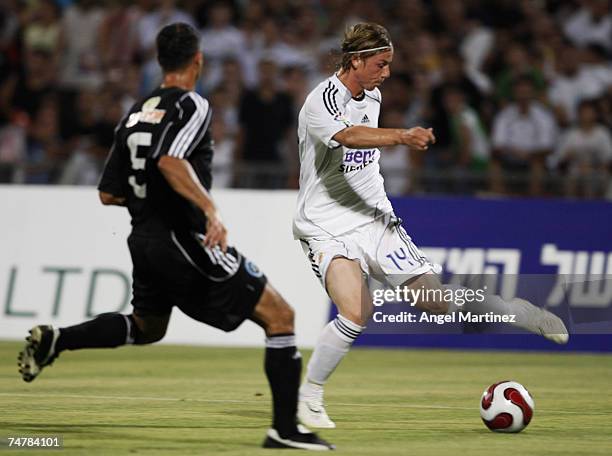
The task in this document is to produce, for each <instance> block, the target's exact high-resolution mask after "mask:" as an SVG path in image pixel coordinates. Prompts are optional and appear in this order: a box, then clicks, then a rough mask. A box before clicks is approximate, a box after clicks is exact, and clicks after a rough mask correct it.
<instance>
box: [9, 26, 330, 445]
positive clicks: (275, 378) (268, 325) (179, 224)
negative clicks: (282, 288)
mask: <svg viewBox="0 0 612 456" xmlns="http://www.w3.org/2000/svg"><path fill="white" fill-rule="evenodd" d="M157 54H158V61H159V64H160V65H161V67H162V70H163V73H164V77H163V84H162V85H161V86H160V87H159V88H157V89H155V90H154V91H153V92H152V93H151V94H149V95H148V96H147V97H145V98H144V99H142V100H141V101H139V102H137V103H136V104H135V105H134V106H133V107H132V109H131V110H130V112H129V113H128V114H127V115H126V116H125V117H124V118H123V119H122V120H121V122H120V123H119V125H118V126H117V128H116V130H115V141H114V144H113V147H112V149H111V151H110V153H109V156H108V159H107V162H106V166H105V169H104V172H103V175H102V178H101V180H100V184H99V187H98V190H99V195H100V200H101V202H102V204H105V205H118V206H127V209H128V210H129V212H130V215H131V218H132V232H131V234H130V236H129V238H128V245H129V249H130V254H131V257H132V263H133V299H132V305H133V308H134V309H133V312H132V313H131V314H130V315H123V314H119V313H106V314H102V315H98V316H97V317H96V318H95V319H93V320H90V321H87V322H84V323H81V324H78V325H75V326H70V327H66V328H59V329H57V328H53V327H52V326H49V325H41V326H35V327H34V328H32V329H31V330H30V336H29V337H28V338H27V339H26V340H27V343H26V345H25V347H24V349H23V350H22V351H21V353H20V354H19V371H20V373H21V375H22V377H23V379H24V380H25V381H27V382H30V381H32V380H33V379H34V378H36V376H37V375H38V374H39V373H40V372H41V370H42V369H43V368H44V367H45V366H48V365H49V364H51V363H52V362H53V361H54V360H55V358H57V356H58V355H59V354H60V353H61V352H62V351H64V350H77V349H83V348H103V347H118V346H120V345H125V344H139V345H140V344H150V343H153V342H156V341H159V340H160V339H162V337H163V336H164V334H165V332H166V327H167V325H168V321H169V319H170V313H171V311H172V307H174V306H177V307H178V308H179V309H181V311H183V312H184V313H185V314H187V315H189V316H190V317H191V318H194V319H195V320H198V321H201V322H203V323H206V324H209V325H211V326H214V327H216V328H219V329H222V330H224V331H232V330H234V329H236V328H237V327H238V326H239V325H240V324H241V323H242V322H243V321H244V320H245V319H251V320H253V321H254V322H256V323H257V324H258V325H260V326H261V327H262V328H263V329H264V331H265V333H266V353H265V372H266V375H267V377H268V381H269V383H270V388H271V390H272V400H273V425H272V428H270V429H269V430H268V433H267V436H266V439H265V441H264V447H267V448H300V449H306V450H328V449H333V446H332V445H330V444H329V443H327V442H325V441H324V440H322V439H320V438H319V437H317V435H316V434H314V433H311V432H310V431H308V430H307V429H306V428H304V427H302V426H300V427H299V428H298V424H297V420H296V410H297V400H298V388H299V382H300V374H301V364H302V361H301V356H300V354H299V352H298V351H297V348H296V346H295V336H294V332H293V331H294V329H293V319H294V315H293V310H292V309H291V307H290V306H289V305H288V304H287V303H286V302H285V301H284V299H283V298H282V297H281V296H280V295H279V293H278V292H277V291H275V290H274V288H272V287H271V286H270V284H269V283H267V279H266V277H265V276H264V274H263V273H262V272H261V271H260V270H259V269H258V268H257V267H256V266H255V265H254V264H253V263H252V262H250V261H249V260H248V259H246V258H245V257H244V256H243V255H241V254H240V252H238V251H237V250H236V249H235V248H233V247H231V246H228V245H227V240H226V229H225V227H224V226H223V223H222V221H221V219H220V217H219V214H218V212H217V209H216V207H215V204H214V202H213V200H212V198H211V196H210V194H209V193H208V189H209V188H210V186H211V170H210V164H211V160H212V157H213V144H212V140H211V133H210V131H209V125H210V118H211V108H210V106H209V104H208V101H207V100H206V99H204V98H202V97H201V96H200V95H198V94H197V93H195V92H194V91H193V90H194V88H195V84H196V81H197V80H198V78H199V76H200V72H201V69H202V61H203V57H202V54H201V53H200V51H199V38H198V36H197V34H196V32H195V31H194V30H193V29H192V28H191V27H190V26H189V25H187V24H182V23H176V24H171V25H168V26H166V27H164V28H163V29H162V30H161V31H160V32H159V34H158V36H157Z"/></svg>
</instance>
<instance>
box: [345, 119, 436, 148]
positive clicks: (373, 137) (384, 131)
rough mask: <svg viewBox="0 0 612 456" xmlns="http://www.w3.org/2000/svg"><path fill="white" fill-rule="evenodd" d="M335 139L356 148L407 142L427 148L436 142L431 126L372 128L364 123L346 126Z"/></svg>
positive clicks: (409, 144)
mask: <svg viewBox="0 0 612 456" xmlns="http://www.w3.org/2000/svg"><path fill="white" fill-rule="evenodd" d="M333 139H334V140H335V141H337V142H339V143H340V144H342V145H343V146H346V147H351V148H354V149H365V148H367V147H384V146H396V145H398V144H405V145H407V146H409V147H410V148H411V149H415V150H427V147H428V146H429V144H433V143H434V142H436V137H435V136H434V134H433V131H432V129H431V128H427V129H426V128H422V127H415V128H410V129H403V128H371V127H364V126H362V125H354V126H351V127H348V128H345V129H344V130H341V131H339V132H338V133H336V134H335V135H334V136H333Z"/></svg>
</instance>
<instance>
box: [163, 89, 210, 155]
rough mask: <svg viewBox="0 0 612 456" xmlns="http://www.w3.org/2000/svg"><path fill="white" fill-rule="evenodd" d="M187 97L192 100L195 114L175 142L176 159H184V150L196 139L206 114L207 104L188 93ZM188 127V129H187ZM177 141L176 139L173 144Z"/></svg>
mask: <svg viewBox="0 0 612 456" xmlns="http://www.w3.org/2000/svg"><path fill="white" fill-rule="evenodd" d="M189 97H190V98H191V99H192V101H193V102H194V104H195V106H196V110H195V112H194V113H193V114H192V117H191V118H190V119H189V122H188V123H187V125H186V126H185V128H184V129H183V130H181V132H182V138H181V139H180V141H179V142H177V146H176V149H175V150H174V151H172V148H171V151H172V152H173V155H174V156H176V157H178V158H184V156H185V152H186V150H185V149H186V148H187V147H188V146H190V145H191V144H192V143H193V142H194V139H195V137H196V134H197V132H198V130H199V128H200V126H201V124H202V123H203V122H204V121H205V120H206V114H207V113H208V102H206V103H204V100H203V99H202V98H200V97H199V96H197V95H195V94H193V93H191V92H190V93H189ZM188 127H189V128H188ZM176 141H178V137H177V139H176V140H175V142H176Z"/></svg>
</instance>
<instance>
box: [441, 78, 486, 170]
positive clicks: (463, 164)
mask: <svg viewBox="0 0 612 456" xmlns="http://www.w3.org/2000/svg"><path fill="white" fill-rule="evenodd" d="M466 98H467V97H466V95H465V92H464V91H463V90H462V88H461V87H458V86H447V87H446V88H445V90H444V93H443V103H444V108H445V109H446V112H448V114H449V118H448V120H449V131H450V140H451V141H450V151H451V156H452V157H453V158H454V160H453V161H454V163H456V164H457V165H458V170H459V171H460V172H461V171H465V170H467V171H472V172H483V171H485V170H486V168H487V163H488V160H489V152H490V151H489V140H488V139H487V134H486V131H485V129H484V127H483V125H482V123H481V121H480V118H479V116H478V112H477V111H476V110H475V109H473V108H472V107H471V106H469V105H468V104H467V103H466ZM462 174H463V175H464V176H465V175H467V176H469V174H464V173H462Z"/></svg>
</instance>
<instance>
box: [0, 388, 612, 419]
mask: <svg viewBox="0 0 612 456" xmlns="http://www.w3.org/2000/svg"><path fill="white" fill-rule="evenodd" d="M0 396H4V397H29V398H38V399H45V398H47V399H53V398H72V399H100V400H107V399H108V400H117V401H160V402H201V403H208V404H260V403H261V400H239V399H200V398H180V397H159V396H156V397H150V396H98V395H85V394H29V393H28V394H26V393H0ZM333 405H334V406H340V407H373V408H407V409H432V410H436V409H438V410H474V408H475V407H460V406H453V405H433V404H432V405H422V404H397V403H394V404H363V403H350V402H333ZM538 412H540V410H538ZM544 412H545V413H561V414H571V415H610V414H611V413H608V412H592V411H586V412H576V411H571V410H549V409H546V410H545V411H544Z"/></svg>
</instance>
